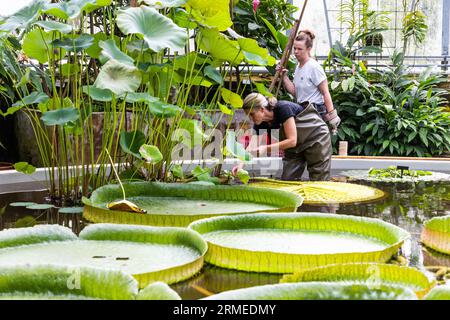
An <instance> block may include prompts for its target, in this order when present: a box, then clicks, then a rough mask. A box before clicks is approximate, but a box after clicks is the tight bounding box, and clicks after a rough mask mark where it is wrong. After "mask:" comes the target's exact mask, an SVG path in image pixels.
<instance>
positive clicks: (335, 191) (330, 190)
mask: <svg viewBox="0 0 450 320" xmlns="http://www.w3.org/2000/svg"><path fill="white" fill-rule="evenodd" d="M253 181H254V182H253V183H251V184H250V186H252V187H263V188H271V189H278V190H285V191H290V192H293V193H295V194H299V195H301V196H302V197H303V198H304V200H303V203H304V204H332V203H354V202H365V201H374V200H378V199H380V198H383V197H384V196H385V193H384V192H383V191H382V190H379V189H376V188H372V187H368V186H363V185H358V184H353V183H342V182H333V181H280V180H274V179H268V178H258V177H257V178H253Z"/></svg>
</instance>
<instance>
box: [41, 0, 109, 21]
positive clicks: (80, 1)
mask: <svg viewBox="0 0 450 320" xmlns="http://www.w3.org/2000/svg"><path fill="white" fill-rule="evenodd" d="M111 2H112V0H70V1H60V2H57V3H49V4H47V5H46V6H45V10H44V12H45V13H47V14H50V15H52V16H55V17H57V18H60V19H64V20H67V19H75V18H76V17H78V16H79V15H80V14H81V12H83V11H84V12H86V13H89V12H92V11H93V10H96V9H98V8H101V7H104V6H109V5H110V4H111Z"/></svg>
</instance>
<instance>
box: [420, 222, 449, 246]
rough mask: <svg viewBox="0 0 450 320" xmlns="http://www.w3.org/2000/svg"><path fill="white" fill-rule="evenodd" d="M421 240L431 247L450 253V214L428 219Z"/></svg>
mask: <svg viewBox="0 0 450 320" xmlns="http://www.w3.org/2000/svg"><path fill="white" fill-rule="evenodd" d="M421 241H422V242H423V244H425V245H426V246H427V247H430V248H431V249H434V250H436V251H439V252H442V253H445V254H450V216H444V217H435V218H433V219H430V220H428V221H426V222H425V223H424V228H423V230H422V235H421Z"/></svg>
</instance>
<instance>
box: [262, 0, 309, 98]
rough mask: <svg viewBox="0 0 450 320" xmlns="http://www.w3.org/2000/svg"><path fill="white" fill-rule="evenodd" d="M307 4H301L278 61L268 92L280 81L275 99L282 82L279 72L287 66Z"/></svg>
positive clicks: (306, 1) (306, 0) (306, 2)
mask: <svg viewBox="0 0 450 320" xmlns="http://www.w3.org/2000/svg"><path fill="white" fill-rule="evenodd" d="M307 4H308V0H305V2H304V3H303V8H302V11H301V12H300V17H299V18H298V19H297V20H295V23H294V25H293V27H292V31H291V33H290V34H289V39H288V43H287V45H286V48H285V49H284V52H283V56H282V57H281V60H280V66H281V68H280V70H277V71H276V72H275V76H274V78H273V79H272V82H271V84H270V87H269V91H270V92H272V91H273V89H274V88H275V85H276V83H277V81H278V80H280V81H278V86H277V91H276V92H275V97H277V96H278V93H279V91H280V86H281V82H282V81H281V79H280V76H281V70H282V69H284V68H285V67H286V65H287V63H288V61H289V57H290V56H291V51H292V45H293V44H294V39H295V37H296V36H297V32H298V29H299V27H300V23H301V21H302V19H303V14H304V13H305V9H306V5H307Z"/></svg>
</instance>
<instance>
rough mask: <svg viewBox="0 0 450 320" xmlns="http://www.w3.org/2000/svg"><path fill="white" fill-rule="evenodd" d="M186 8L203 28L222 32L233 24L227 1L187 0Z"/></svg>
mask: <svg viewBox="0 0 450 320" xmlns="http://www.w3.org/2000/svg"><path fill="white" fill-rule="evenodd" d="M186 8H187V10H188V12H190V13H191V15H192V16H193V17H194V19H195V20H197V21H198V22H199V23H200V24H202V25H204V26H207V27H210V28H217V29H218V30H220V31H224V30H226V29H228V28H229V27H231V26H232V24H233V22H232V21H231V17H230V9H229V1H228V0H188V1H187V4H186Z"/></svg>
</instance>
